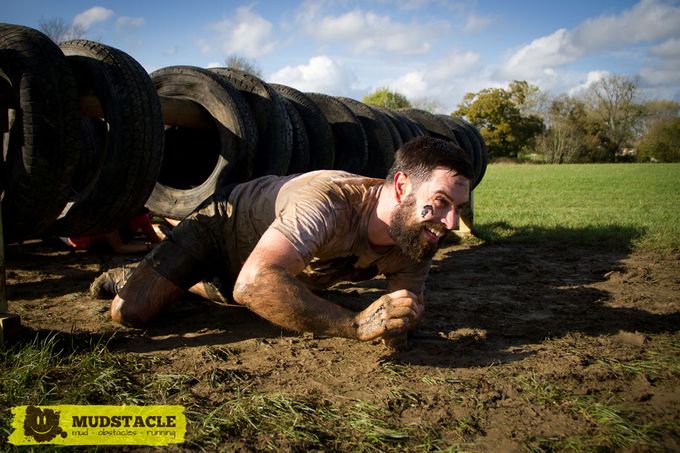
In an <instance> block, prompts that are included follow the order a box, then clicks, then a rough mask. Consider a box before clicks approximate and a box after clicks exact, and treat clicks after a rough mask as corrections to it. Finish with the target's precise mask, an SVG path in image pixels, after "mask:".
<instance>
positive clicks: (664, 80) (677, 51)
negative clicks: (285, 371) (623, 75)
mask: <svg viewBox="0 0 680 453" xmlns="http://www.w3.org/2000/svg"><path fill="white" fill-rule="evenodd" d="M649 53H650V55H651V58H650V60H649V61H648V62H647V64H646V65H645V66H644V67H643V68H642V70H641V71H640V77H641V78H642V82H643V85H647V86H652V87H659V88H660V87H664V86H666V87H667V88H669V89H670V87H668V86H669V85H674V87H673V89H674V90H675V91H676V93H674V95H673V97H675V96H677V91H678V88H677V86H678V85H680V39H678V38H672V39H669V40H667V41H665V42H663V43H661V44H659V45H657V46H654V47H652V48H651V49H650V51H649ZM666 91H667V90H666Z"/></svg>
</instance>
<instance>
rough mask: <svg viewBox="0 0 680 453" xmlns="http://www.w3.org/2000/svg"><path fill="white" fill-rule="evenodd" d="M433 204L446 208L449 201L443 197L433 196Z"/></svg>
mask: <svg viewBox="0 0 680 453" xmlns="http://www.w3.org/2000/svg"><path fill="white" fill-rule="evenodd" d="M434 205H435V206H436V207H437V208H446V207H448V206H449V202H448V201H447V200H445V199H443V198H435V199H434Z"/></svg>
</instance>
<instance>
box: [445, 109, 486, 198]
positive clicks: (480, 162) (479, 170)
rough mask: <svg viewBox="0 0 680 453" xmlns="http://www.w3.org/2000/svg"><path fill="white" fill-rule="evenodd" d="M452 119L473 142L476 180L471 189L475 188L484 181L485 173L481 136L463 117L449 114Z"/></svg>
mask: <svg viewBox="0 0 680 453" xmlns="http://www.w3.org/2000/svg"><path fill="white" fill-rule="evenodd" d="M449 118H450V119H451V121H453V122H454V123H456V124H457V125H458V127H460V129H461V130H462V131H463V132H465V134H467V137H468V140H469V141H470V143H471V144H472V147H473V148H474V153H475V161H474V162H475V180H474V181H473V182H472V185H471V187H470V188H471V189H474V188H475V187H477V186H478V185H479V183H480V182H481V181H482V177H483V176H484V174H483V167H485V164H484V156H483V152H484V151H483V150H482V144H481V143H480V142H479V138H478V137H477V135H476V134H475V133H474V132H473V131H472V128H471V125H470V124H468V123H466V122H465V121H463V120H462V119H461V118H457V117H452V116H449Z"/></svg>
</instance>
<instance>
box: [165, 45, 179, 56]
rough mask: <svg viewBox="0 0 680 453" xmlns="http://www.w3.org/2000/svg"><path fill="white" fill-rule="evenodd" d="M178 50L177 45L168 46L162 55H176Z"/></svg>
mask: <svg viewBox="0 0 680 453" xmlns="http://www.w3.org/2000/svg"><path fill="white" fill-rule="evenodd" d="M178 51H179V46H172V47H168V48H167V49H165V50H164V51H163V55H165V56H166V57H174V56H175V55H177V52H178Z"/></svg>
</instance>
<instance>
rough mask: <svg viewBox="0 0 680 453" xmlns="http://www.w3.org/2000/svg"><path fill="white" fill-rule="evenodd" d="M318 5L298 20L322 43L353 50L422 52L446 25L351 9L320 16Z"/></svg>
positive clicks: (367, 52) (362, 52) (400, 52)
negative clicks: (336, 13) (410, 20)
mask: <svg viewBox="0 0 680 453" xmlns="http://www.w3.org/2000/svg"><path fill="white" fill-rule="evenodd" d="M320 11H321V10H320V9H319V8H317V9H316V10H314V12H309V11H306V12H304V13H303V14H301V15H299V16H298V20H300V21H301V22H302V25H303V27H304V29H305V30H306V32H307V33H308V34H310V35H311V36H313V37H314V38H316V39H317V40H319V41H320V42H321V43H324V44H325V43H335V44H340V45H343V46H347V47H348V48H349V49H350V50H351V51H352V52H354V53H356V54H369V55H371V54H376V53H379V52H393V53H399V54H409V55H414V54H423V53H426V52H428V51H429V50H430V49H431V48H432V43H431V41H432V39H433V38H434V36H435V33H436V34H437V35H439V36H441V34H442V33H443V32H445V31H446V30H447V29H448V28H450V27H449V25H448V24H447V23H445V22H439V23H437V24H432V23H429V24H417V23H400V22H394V21H393V20H392V19H391V18H390V17H389V16H381V15H378V14H376V13H374V12H372V11H362V10H360V9H354V10H352V11H349V12H347V13H345V14H342V15H339V16H321V14H320Z"/></svg>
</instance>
